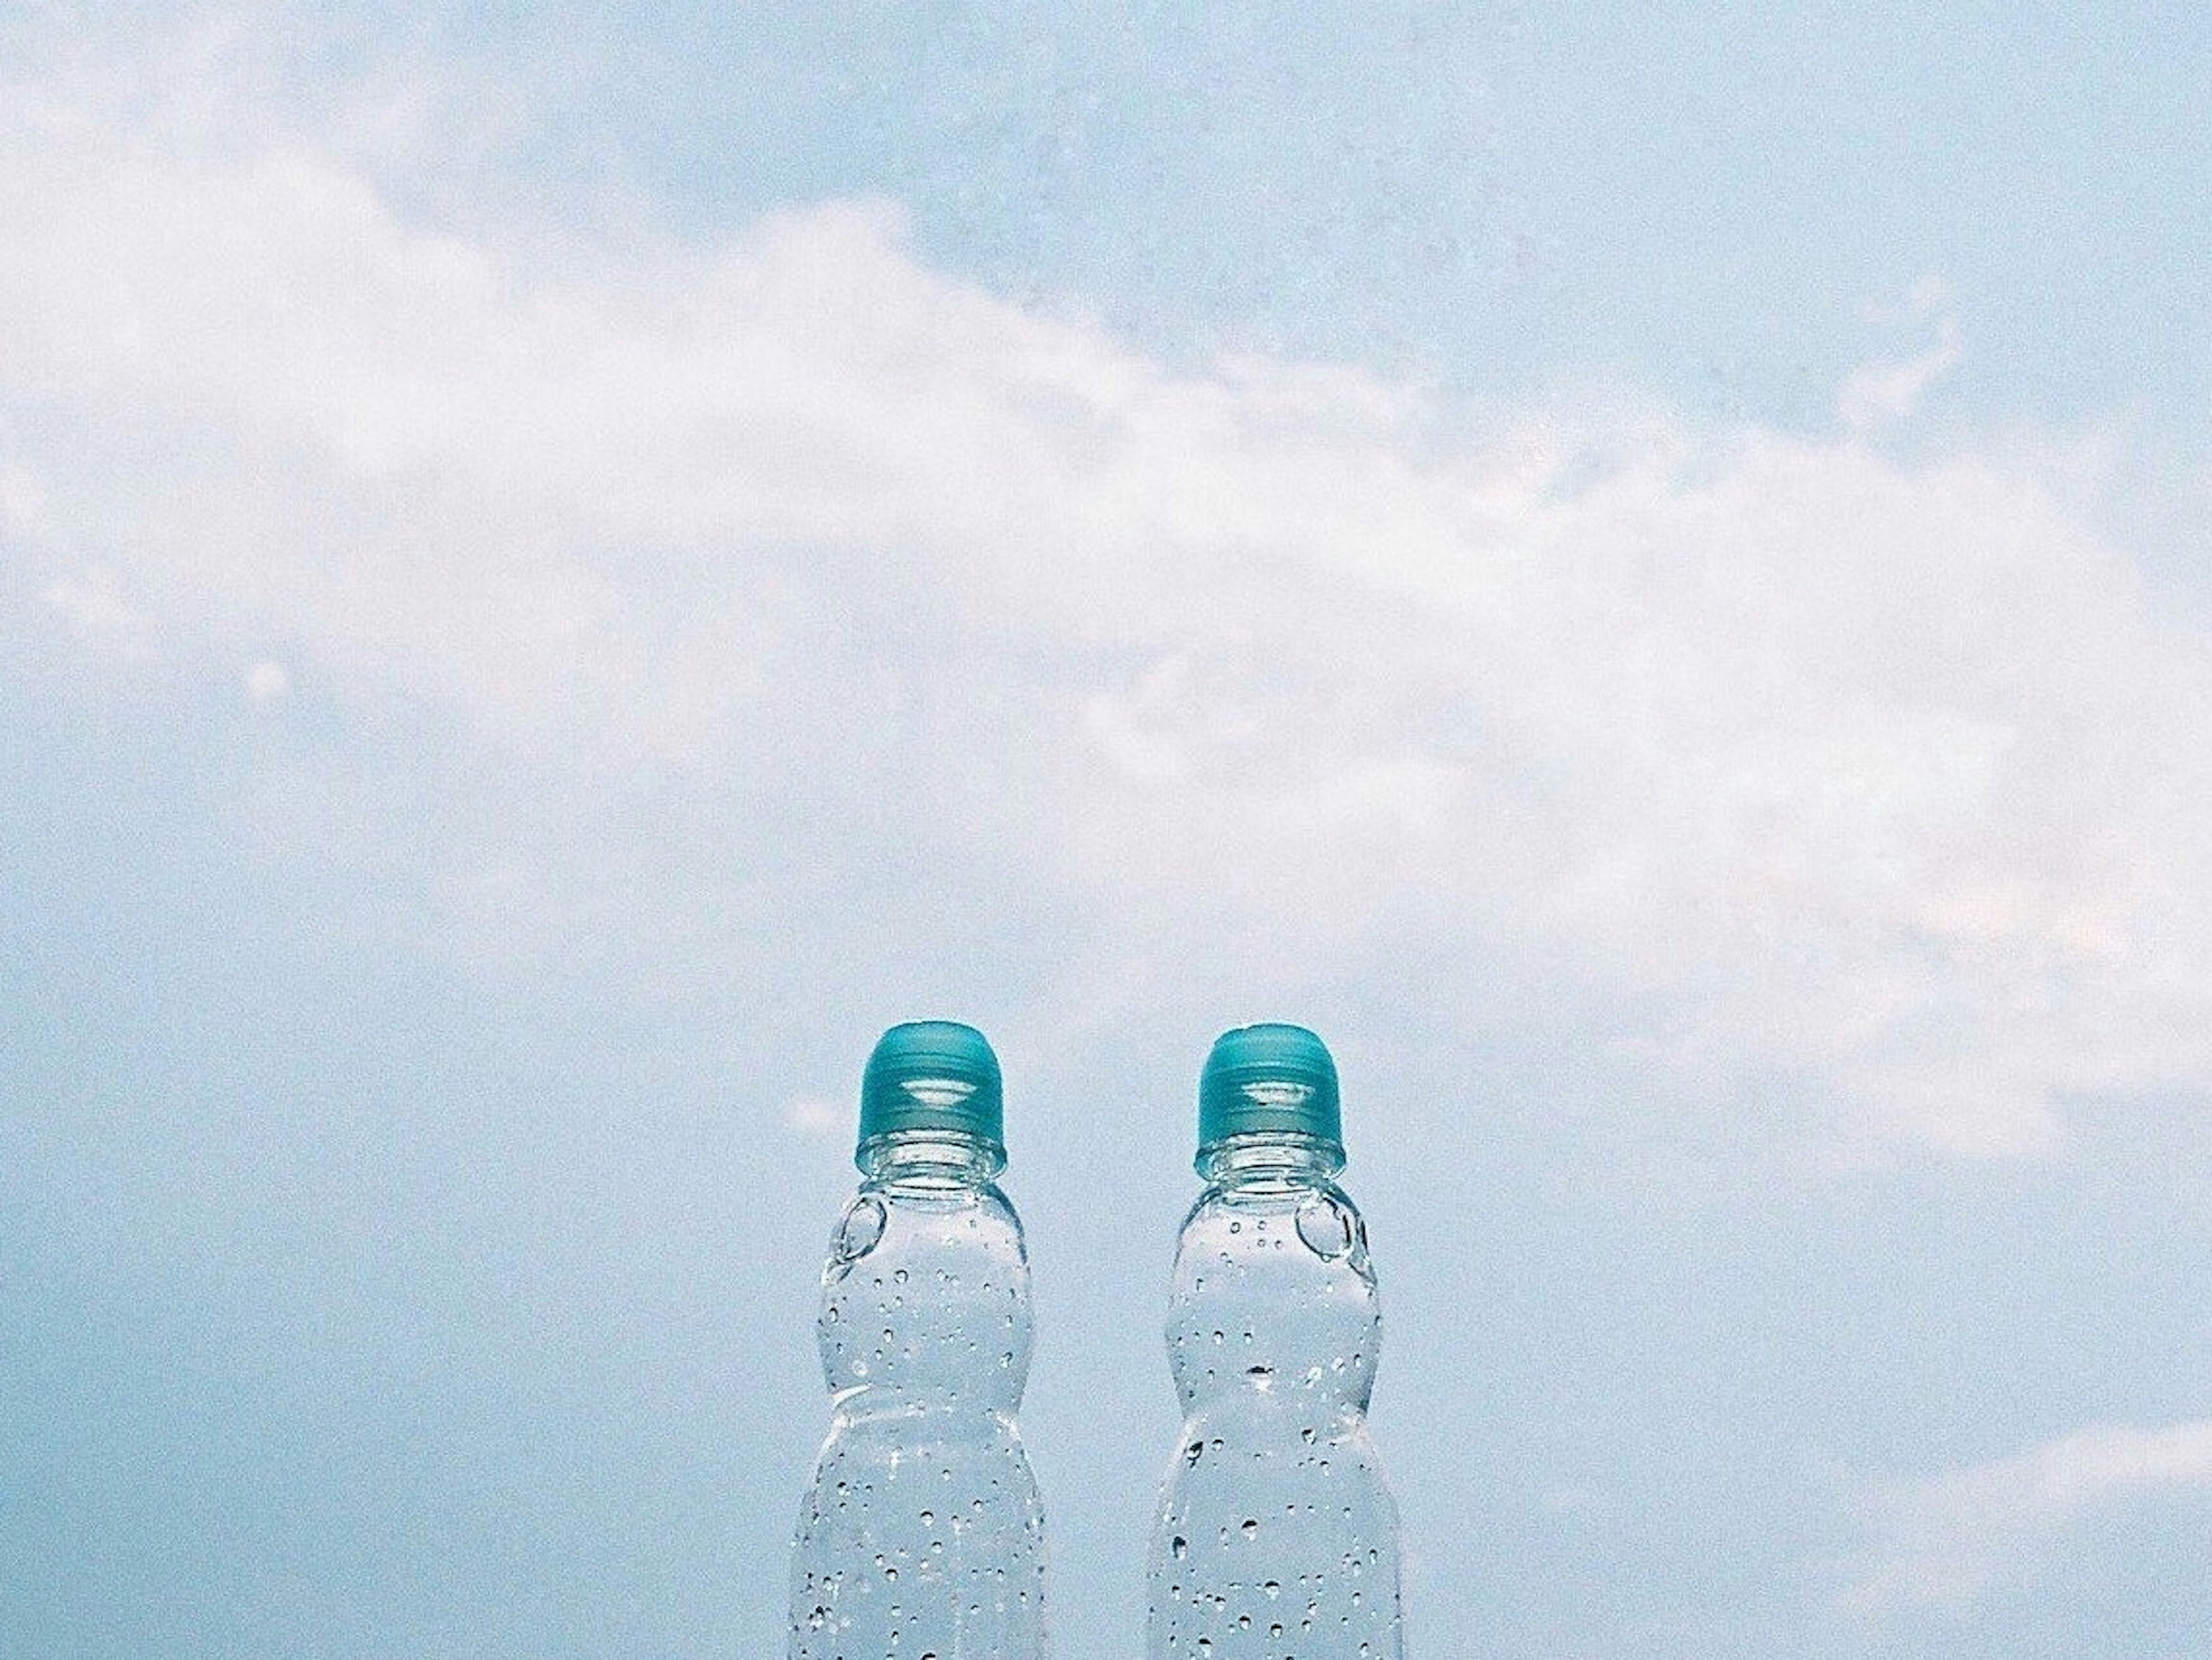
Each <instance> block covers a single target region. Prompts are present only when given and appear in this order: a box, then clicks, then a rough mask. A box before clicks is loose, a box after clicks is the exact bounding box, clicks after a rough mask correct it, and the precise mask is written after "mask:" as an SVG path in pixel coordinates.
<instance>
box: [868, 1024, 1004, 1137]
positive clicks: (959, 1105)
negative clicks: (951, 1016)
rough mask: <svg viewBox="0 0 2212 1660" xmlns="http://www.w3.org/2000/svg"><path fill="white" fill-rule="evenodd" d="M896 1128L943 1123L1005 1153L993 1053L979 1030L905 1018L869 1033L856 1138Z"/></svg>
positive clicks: (926, 1127)
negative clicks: (878, 1033) (872, 1036)
mask: <svg viewBox="0 0 2212 1660" xmlns="http://www.w3.org/2000/svg"><path fill="white" fill-rule="evenodd" d="M901 1130H950V1131H952V1132H954V1133H955V1134H961V1135H972V1136H974V1137H975V1138H976V1139H977V1140H981V1141H982V1142H984V1143H986V1144H987V1145H988V1146H992V1147H994V1148H996V1149H997V1150H998V1151H999V1152H1000V1154H1001V1155H1003V1154H1004V1153H1005V1152H1006V1142H1005V1140H1003V1139H1002V1138H1003V1136H1004V1134H1005V1131H1006V1123H1005V1110H1004V1106H1003V1104H1002V1101H1001V1091H1000V1079H999V1057H998V1056H997V1055H994V1054H993V1053H992V1052H991V1045H990V1043H989V1041H988V1040H987V1039H986V1038H985V1037H984V1036H983V1034H982V1033H981V1032H980V1031H976V1030H975V1027H973V1026H963V1025H961V1024H960V1023H959V1022H958V1021H957V1020H909V1021H908V1022H907V1023H906V1024H905V1025H898V1026H893V1027H892V1028H891V1029H890V1031H887V1032H885V1033H884V1035H883V1036H882V1037H879V1038H878V1039H877V1040H876V1047H875V1052H874V1053H873V1054H872V1055H869V1056H868V1069H867V1070H866V1072H865V1073H862V1074H861V1075H860V1141H861V1143H862V1145H864V1146H865V1145H866V1143H868V1142H870V1141H872V1140H875V1139H876V1138H877V1137H878V1136H879V1135H894V1134H897V1133H898V1132H899V1131H901Z"/></svg>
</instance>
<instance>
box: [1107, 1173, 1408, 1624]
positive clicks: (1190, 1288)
mask: <svg viewBox="0 0 2212 1660" xmlns="http://www.w3.org/2000/svg"><path fill="white" fill-rule="evenodd" d="M1274 1141H1279V1142H1280V1143H1281V1144H1280V1145H1273V1146H1271V1145H1268V1144H1269V1143H1270V1142H1274ZM1251 1143H1252V1144H1251V1145H1247V1146H1241V1147H1234V1148H1231V1149H1230V1152H1231V1155H1232V1156H1231V1158H1228V1159H1226V1160H1225V1161H1222V1162H1221V1163H1220V1164H1218V1165H1217V1167H1216V1168H1215V1169H1214V1170H1213V1171H1212V1172H1211V1177H1210V1179H1209V1181H1208V1184H1207V1187H1206V1191H1205V1192H1204V1194H1202V1195H1200V1199H1199V1201H1198V1202H1197V1204H1196V1205H1195V1206H1194V1207H1193V1208H1192V1210H1191V1212H1190V1214H1189V1216H1188V1219H1186V1220H1185V1222H1184V1224H1183V1227H1182V1234H1181V1237H1180V1238H1179V1240H1178V1243H1177V1246H1176V1265H1175V1282H1174V1290H1173V1293H1172V1297H1171V1299H1170V1312H1169V1318H1168V1332H1167V1336H1168V1352H1169V1357H1170V1364H1171V1365H1172V1367H1173V1370H1174V1373H1175V1380H1176V1389H1177V1391H1178V1393H1179V1394H1180V1395H1181V1397H1182V1410H1183V1429H1182V1439H1181V1442H1180V1444H1179V1446H1178V1448H1177V1450H1176V1454H1175V1456H1174V1458H1173V1460H1172V1462H1171V1463H1170V1469H1169V1474H1168V1477H1167V1480H1166V1482H1165V1484H1164V1493H1163V1495H1162V1499H1161V1505H1160V1509H1159V1513H1158V1519H1157V1523H1156V1525H1155V1528H1154V1530H1153V1536H1152V1551H1151V1560H1150V1564H1149V1571H1148V1579H1149V1590H1150V1604H1151V1606H1150V1614H1149V1632H1148V1652H1149V1655H1150V1657H1151V1660H1401V1654H1402V1639H1401V1630H1400V1625H1401V1622H1400V1614H1399V1595H1398V1523H1397V1512H1396V1509H1395V1505H1394V1504H1393V1503H1392V1500H1391V1498H1390V1493H1389V1487H1388V1486H1387V1485H1386V1484H1385V1482H1384V1481H1383V1471H1382V1467H1381V1464H1380V1462H1378V1460H1377V1459H1376V1454H1375V1449H1374V1445H1373V1444H1372V1442H1371V1441H1370V1438H1369V1436H1368V1431H1367V1420H1366V1415H1365V1414H1366V1410H1367V1404H1368V1400H1369V1396H1370V1393H1371V1392H1372V1389H1373V1387H1374V1381H1375V1366H1376V1348H1377V1345H1378V1342H1379V1340H1380V1337H1381V1316H1380V1309H1379V1305H1378V1303H1377V1300H1376V1285H1375V1274H1374V1269H1373V1267H1372V1265H1371V1264H1370V1262H1369V1260H1368V1254H1367V1239H1366V1228H1365V1225H1364V1222H1363V1221H1362V1220H1361V1219H1360V1216H1359V1213H1358V1210H1357V1208H1356V1207H1354V1206H1353V1205H1352V1201H1351V1200H1350V1199H1349V1198H1348V1197H1347V1196H1346V1195H1345V1194H1344V1192H1343V1191H1342V1190H1341V1189H1339V1188H1338V1187H1337V1186H1336V1185H1335V1184H1334V1182H1333V1181H1332V1180H1331V1179H1330V1177H1331V1175H1333V1173H1334V1168H1335V1164H1336V1163H1337V1162H1339V1161H1337V1160H1335V1159H1333V1158H1328V1157H1327V1156H1325V1155H1324V1154H1322V1152H1320V1151H1318V1150H1316V1149H1314V1148H1311V1147H1310V1146H1305V1145H1304V1144H1303V1142H1302V1140H1301V1139H1300V1138H1261V1137H1255V1138H1251ZM1249 1158H1256V1160H1257V1162H1240V1161H1245V1160H1248V1159H1249Z"/></svg>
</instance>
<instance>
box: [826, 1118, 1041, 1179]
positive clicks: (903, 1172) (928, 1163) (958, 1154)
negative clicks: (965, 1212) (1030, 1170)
mask: <svg viewBox="0 0 2212 1660" xmlns="http://www.w3.org/2000/svg"><path fill="white" fill-rule="evenodd" d="M853 1162H854V1164H858V1165H859V1166H860V1175H861V1177H862V1178H863V1180H862V1183H861V1185H862V1186H863V1187H864V1188H872V1189H886V1190H888V1191H890V1192H892V1193H951V1192H956V1191H958V1190H961V1189H969V1190H973V1189H979V1188H987V1187H988V1186H990V1184H991V1183H992V1181H993V1180H994V1178H995V1177H997V1176H998V1174H999V1172H1000V1171H1002V1170H1004V1169H1006V1149H1004V1148H1003V1147H1000V1146H997V1145H996V1144H995V1143H993V1142H990V1141H986V1140H983V1139H982V1138H981V1136H976V1135H967V1134H962V1133H961V1132H959V1131H957V1130H944V1129H918V1130H893V1131H891V1132H890V1134H884V1135H876V1136H871V1137H870V1138H869V1139H868V1140H866V1141H863V1142H861V1143H860V1151H859V1152H856V1153H854V1156H853Z"/></svg>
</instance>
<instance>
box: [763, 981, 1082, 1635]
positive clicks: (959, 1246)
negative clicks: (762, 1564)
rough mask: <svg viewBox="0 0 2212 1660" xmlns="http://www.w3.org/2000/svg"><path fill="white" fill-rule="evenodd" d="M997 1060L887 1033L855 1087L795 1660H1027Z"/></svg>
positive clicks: (1034, 1549) (1035, 1614) (826, 1326)
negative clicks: (850, 1174) (856, 1178)
mask: <svg viewBox="0 0 2212 1660" xmlns="http://www.w3.org/2000/svg"><path fill="white" fill-rule="evenodd" d="M1000 1118H1001V1109H1000V1080H999V1061H998V1057H997V1056H996V1055H994V1054H992V1052H991V1046H990V1044H989V1043H986V1042H985V1041H984V1038H983V1035H982V1034H981V1032H979V1031H975V1029H974V1028H973V1027H969V1026H963V1025H955V1024H953V1023H951V1022H950V1021H940V1020H931V1021H918V1022H915V1023H913V1024H911V1025H902V1026H894V1027H892V1028H891V1029H890V1031H887V1032H885V1033H884V1036H883V1038H882V1041H881V1042H879V1043H878V1044H877V1045H876V1049H875V1053H874V1054H873V1055H871V1056H869V1058H868V1067H867V1072H866V1076H865V1078H864V1079H863V1080H862V1083H861V1085H860V1149H859V1152H857V1154H856V1155H855V1159H854V1162H856V1163H857V1164H859V1165H860V1171H861V1175H862V1178H863V1179H862V1181H861V1183H860V1191H859V1192H858V1193H857V1194H856V1195H854V1198H853V1201H852V1202H851V1203H850V1204H848V1206H847V1207H845V1213H844V1215H843V1217H842V1219H840V1220H839V1222H838V1224H837V1229H836V1234H835V1236H834V1237H832V1239H831V1241H830V1246H829V1263H828V1265H827V1266H826V1267H825V1268H823V1273H822V1312H821V1317H820V1321H819V1323H818V1325H817V1335H818V1337H819V1341H820V1344H821V1349H822V1370H823V1372H824V1373H825V1374H826V1375H827V1377H828V1378H829V1392H830V1396H831V1399H832V1402H833V1406H834V1410H833V1413H832V1415H831V1419H830V1425H829V1439H828V1441H827V1442H826V1443H825V1444H823V1449H822V1456H821V1457H820V1458H819V1459H818V1460H817V1462H816V1464H815V1469H814V1481H813V1485H812V1487H811V1488H810V1489H809V1490H808V1492H807V1495H806V1502H805V1506H804V1508H803V1509H802V1511H801V1512H800V1515H799V1532H798V1538H797V1541H796V1542H795V1544H794V1545H793V1550H792V1571H791V1646H790V1654H791V1657H792V1660H1042V1657H1043V1655H1044V1653H1045V1621H1044V1523H1043V1517H1042V1511H1041V1509H1040V1506H1039V1505H1038V1502H1037V1490H1036V1479H1035V1477H1033V1476H1032V1475H1031V1474H1030V1464H1029V1458H1028V1456H1027V1454H1025V1453H1024V1451H1023V1450H1022V1440H1021V1434H1020V1432H1019V1431H1018V1429H1017V1428H1016V1426H1015V1423H1014V1414H1015V1411H1016V1409H1017V1408H1018V1407H1019V1406H1020V1404H1021V1399H1022V1385H1023V1383H1024V1381H1025V1380H1026V1378H1027V1376H1028V1373H1029V1364H1030V1270H1029V1254H1028V1251H1027V1250H1026V1248H1025V1247H1024V1243H1023V1240H1022V1225H1021V1221H1020V1219H1018V1217H1016V1216H1015V1214H1014V1209H1013V1207H1012V1205H1010V1204H1008V1203H1007V1202H1006V1195H1004V1194H1003V1193H1001V1192H1000V1191H999V1189H998V1186H997V1183H996V1181H995V1179H994V1178H995V1177H997V1176H998V1174H999V1172H1000V1171H1002V1170H1004V1169H1005V1168H1006V1148H1005V1146H1004V1143H1003V1141H1002V1140H1001V1129H1000Z"/></svg>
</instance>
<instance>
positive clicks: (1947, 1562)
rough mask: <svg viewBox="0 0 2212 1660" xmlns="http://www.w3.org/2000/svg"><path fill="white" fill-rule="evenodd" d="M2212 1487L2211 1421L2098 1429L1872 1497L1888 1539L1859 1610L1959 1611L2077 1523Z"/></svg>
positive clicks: (1858, 1595)
mask: <svg viewBox="0 0 2212 1660" xmlns="http://www.w3.org/2000/svg"><path fill="white" fill-rule="evenodd" d="M2191 1491H2212V1420H2206V1421H2199V1422H2195V1423H2184V1424H2174V1425H2171V1426H2167V1427H2166V1428H2163V1429H2136V1428H2132V1427H2129V1426H2120V1425H2100V1426H2094V1427H2092V1428H2089V1429H2084V1430H2078V1431H2076V1432H2074V1433H2073V1434H2071V1435H2067V1436H2063V1437H2061V1438H2058V1439H2057V1440H2054V1441H2051V1442H2047V1443H2045V1444H2043V1445H2041V1446H2039V1447H2033V1448H2031V1449H2029V1450H2027V1451H2026V1452H2022V1453H2018V1454H2015V1455H2014V1456H2011V1457H2008V1458H2000V1459H1996V1460H1993V1461H1991V1462H1988V1463H1985V1464H1975V1465H1971V1466H1968V1467H1966V1468H1962V1469H1956V1470H1952V1471H1948V1472H1947V1473H1946V1474H1944V1475H1940V1476H1937V1477H1936V1478H1934V1479H1932V1480H1930V1481H1919V1482H1911V1483H1906V1484H1904V1485H1902V1486H1899V1487H1893V1488H1890V1489H1888V1490H1887V1491H1885V1492H1882V1493H1879V1494H1877V1495H1875V1499H1874V1502H1873V1505H1872V1510H1873V1511H1874V1515H1875V1521H1876V1524H1877V1528H1878V1531H1879V1533H1880V1535H1881V1539H1880V1546H1879V1550H1878V1553H1877V1558H1876V1560H1875V1563H1874V1565H1873V1566H1872V1568H1871V1570H1870V1571H1869V1573H1868V1574H1867V1575H1866V1577H1865V1578H1863V1580H1862V1581H1861V1583H1860V1584H1858V1585H1857V1588H1856V1589H1855V1590H1853V1592H1852V1593H1851V1596H1850V1599H1849V1600H1850V1602H1851V1603H1852V1604H1853V1605H1855V1606H1857V1607H1859V1608H1881V1607H1883V1606H1887V1605H1889V1604H1893V1603H1898V1602H1921V1603H1936V1604H1949V1605H1959V1604H1964V1603H1966V1602H1972V1600H1973V1599H1974V1598H1976V1597H1978V1596H1981V1595H1982V1594H1983V1593H1984V1591H1986V1590H1990V1589H1991V1588H1992V1587H1993V1586H1995V1585H1996V1584H2000V1583H2002V1582H2003V1581H2006V1580H2008V1579H2009V1578H2015V1577H2017V1576H2018V1575H2020V1574H2021V1573H2022V1572H2026V1571H2027V1570H2028V1568H2029V1567H2030V1566H2032V1564H2033V1560H2034V1559H2035V1558H2036V1556H2037V1554H2039V1552H2040V1551H2042V1550H2044V1549H2045V1548H2048V1547H2049V1546H2050V1545H2051V1543H2052V1542H2053V1541H2055V1540H2056V1539H2057V1537H2058V1536H2059V1535H2062V1534H2063V1532H2064V1530H2065V1529H2066V1528H2067V1527H2068V1526H2069V1524H2070V1523H2075V1522H2077V1521H2080V1520H2081V1519H2083V1518H2085V1517H2088V1516H2091V1515H2093V1514H2095V1513H2097V1512H2099V1511H2106V1510H2111V1509H2113V1508H2117V1507H2119V1506H2122V1505H2128V1504H2130V1503H2136V1502H2141V1501H2143V1500H2147V1499H2154V1498H2156V1497H2158V1496H2160V1495H2162V1494H2172V1493H2184V1492H2191Z"/></svg>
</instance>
